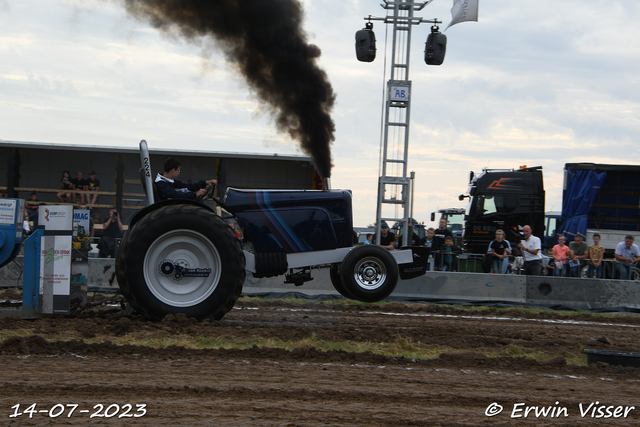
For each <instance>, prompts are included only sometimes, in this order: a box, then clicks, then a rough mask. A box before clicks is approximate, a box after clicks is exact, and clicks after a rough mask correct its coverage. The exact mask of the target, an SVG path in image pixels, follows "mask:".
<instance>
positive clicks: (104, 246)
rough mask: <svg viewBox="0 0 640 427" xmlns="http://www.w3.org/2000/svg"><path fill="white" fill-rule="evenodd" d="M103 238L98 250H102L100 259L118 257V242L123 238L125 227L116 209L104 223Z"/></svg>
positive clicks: (110, 212)
mask: <svg viewBox="0 0 640 427" xmlns="http://www.w3.org/2000/svg"><path fill="white" fill-rule="evenodd" d="M102 226H103V229H102V238H101V239H100V242H99V243H98V249H100V258H107V257H112V258H115V256H116V248H117V240H116V239H118V238H119V237H120V236H122V231H123V230H124V227H123V225H122V221H120V215H118V211H117V210H116V208H115V207H113V208H111V210H110V211H109V218H107V219H106V220H105V221H104V223H103V225H102Z"/></svg>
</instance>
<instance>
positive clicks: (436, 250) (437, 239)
mask: <svg viewBox="0 0 640 427" xmlns="http://www.w3.org/2000/svg"><path fill="white" fill-rule="evenodd" d="M447 237H451V241H453V233H452V232H451V230H449V229H448V228H447V219H446V218H445V217H441V218H440V222H439V225H438V229H437V230H435V231H434V235H433V240H432V241H431V253H432V254H435V255H434V257H433V258H434V260H435V263H436V268H440V267H442V253H440V250H441V249H442V247H443V246H444V241H445V239H446V238H447Z"/></svg>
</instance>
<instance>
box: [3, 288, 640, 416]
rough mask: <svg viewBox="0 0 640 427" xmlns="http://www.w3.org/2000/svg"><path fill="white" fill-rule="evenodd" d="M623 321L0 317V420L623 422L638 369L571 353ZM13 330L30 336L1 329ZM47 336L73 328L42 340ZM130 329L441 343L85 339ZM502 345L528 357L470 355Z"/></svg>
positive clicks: (630, 327)
mask: <svg viewBox="0 0 640 427" xmlns="http://www.w3.org/2000/svg"><path fill="white" fill-rule="evenodd" d="M639 328H640V318H638V317H633V316H615V317H601V316H598V317H596V316H591V315H588V314H582V315H578V316H567V315H563V314H560V313H552V312H549V313H542V314H541V313H527V312H523V311H519V310H508V311H506V312H505V311H497V310H484V311H482V310H462V309H457V308H452V307H448V306H426V305H420V304H414V305H406V304H399V303H393V304H387V305H364V304H363V305H336V304H319V303H302V302H301V303H291V302H282V301H277V300H276V301H258V300H241V301H240V302H239V303H238V304H237V305H236V308H235V309H233V310H232V311H231V312H230V313H229V314H228V315H227V316H226V317H225V318H224V319H223V320H222V321H219V322H200V323H195V322H192V321H190V320H189V319H185V318H181V317H177V318H176V317H173V316H171V317H169V318H166V319H165V320H164V321H162V322H150V321H147V320H144V319H141V318H137V317H135V316H134V317H132V318H126V317H123V316H122V315H121V314H120V313H119V312H118V310H115V309H106V310H105V309H103V310H102V311H99V310H90V311H88V312H85V313H83V314H82V315H80V316H75V317H66V318H61V317H58V318H49V319H37V320H23V319H17V318H6V317H5V318H0V334H2V339H3V341H2V343H0V363H2V366H3V369H2V372H3V374H2V378H0V419H1V420H2V421H1V422H0V424H2V425H26V426H41V425H94V424H100V425H125V426H126V425H156V426H164V425H167V426H169V425H171V426H174V425H180V426H245V425H246V426H249V425H251V426H256V425H257V426H316V425H333V426H406V425H424V426H473V425H490V426H507V425H532V426H533V425H535V426H547V425H548V426H551V425H553V426H570V425H571V426H575V425H593V426H600V425H616V426H618V425H625V426H632V425H637V424H638V423H639V422H640V369H638V368H627V367H620V366H609V365H606V364H603V363H598V364H591V365H589V366H586V364H585V363H584V357H583V356H578V357H576V355H581V354H582V350H583V349H584V348H589V349H608V350H620V351H637V350H638V347H640V346H638V345H637V342H638V338H639V337H640V335H639V332H638V329H639ZM16 329H29V330H32V331H33V333H32V334H31V335H29V336H25V337H10V338H7V335H10V334H9V332H10V331H11V330H16ZM56 333H58V334H59V333H69V334H72V335H74V336H77V337H79V338H78V339H75V340H66V341H57V342H49V341H47V340H45V339H44V338H43V337H48V336H51V335H52V334H56ZM132 334H145V335H146V336H149V337H155V338H158V339H161V338H162V337H169V336H170V337H207V338H227V339H241V340H252V339H258V338H261V339H263V340H265V339H278V340H284V341H286V340H294V341H295V340H301V339H304V338H309V339H311V340H318V341H320V340H327V341H343V342H349V343H366V342H368V343H383V342H384V343H388V342H396V343H400V345H401V343H403V342H404V343H410V344H412V345H417V346H420V347H423V348H429V349H433V350H434V351H437V352H439V353H441V354H440V356H439V357H437V358H434V359H429V360H417V359H409V358H403V357H389V356H382V355H376V354H373V353H356V352H347V351H321V350H318V349H316V348H315V347H313V346H309V345H307V346H305V347H303V348H296V349H294V350H293V351H287V350H282V349H273V348H259V347H257V346H254V347H249V348H247V349H245V350H226V349H218V350H192V349H186V348H184V347H168V348H163V349H153V348H150V347H140V346H128V345H125V346H116V345H114V344H112V343H111V342H109V341H106V342H102V343H95V344H89V343H87V342H86V341H85V340H89V339H91V338H94V337H96V336H98V337H102V336H107V337H109V336H111V337H113V339H115V338H116V337H126V336H127V335H132ZM518 349H520V350H522V351H526V352H527V353H530V354H538V357H537V358H535V359H534V358H531V357H509V356H506V355H505V356H503V357H487V356H486V355H487V354H489V355H494V354H499V353H504V354H506V353H509V351H512V352H515V351H516V350H518ZM580 357H582V359H580ZM580 364H582V365H580ZM596 402H598V403H596ZM33 404H36V406H35V407H34V406H31V405H33ZM17 405H19V406H17ZM74 405H77V407H75V409H74ZM100 405H102V406H100ZM590 405H591V406H590ZM29 408H31V411H29V410H28V409H29ZM72 409H73V413H72V414H71V416H70V417H69V416H68V415H69V413H70V412H71V410H72ZM83 411H84V412H83ZM527 411H528V412H527ZM536 411H537V413H536ZM541 411H546V415H544V413H543V412H541ZM18 414H20V415H18ZM95 414H97V416H94V417H92V415H95ZM488 414H491V415H493V416H488Z"/></svg>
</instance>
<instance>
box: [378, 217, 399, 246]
mask: <svg viewBox="0 0 640 427" xmlns="http://www.w3.org/2000/svg"><path fill="white" fill-rule="evenodd" d="M380 246H382V247H383V248H385V249H388V250H392V249H395V247H396V236H395V234H393V233H392V232H391V231H390V230H389V225H388V224H387V223H386V221H382V224H381V225H380Z"/></svg>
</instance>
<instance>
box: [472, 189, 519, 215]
mask: <svg viewBox="0 0 640 427" xmlns="http://www.w3.org/2000/svg"><path fill="white" fill-rule="evenodd" d="M504 199H505V198H504V196H487V195H484V194H480V195H478V196H476V197H474V199H473V201H472V202H471V204H470V205H469V215H471V216H483V215H491V214H495V213H509V212H511V211H513V208H511V209H508V208H507V207H506V206H505V200H504Z"/></svg>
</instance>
